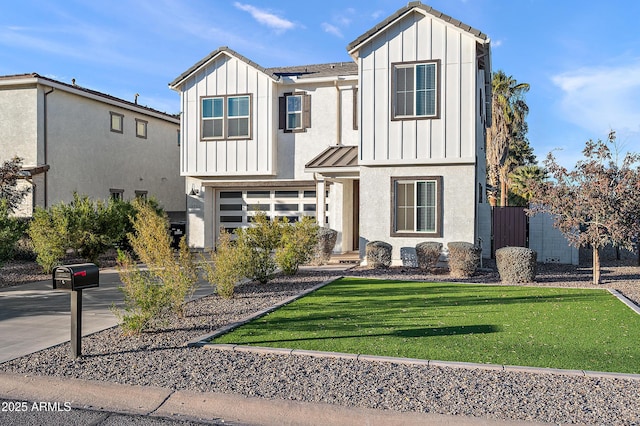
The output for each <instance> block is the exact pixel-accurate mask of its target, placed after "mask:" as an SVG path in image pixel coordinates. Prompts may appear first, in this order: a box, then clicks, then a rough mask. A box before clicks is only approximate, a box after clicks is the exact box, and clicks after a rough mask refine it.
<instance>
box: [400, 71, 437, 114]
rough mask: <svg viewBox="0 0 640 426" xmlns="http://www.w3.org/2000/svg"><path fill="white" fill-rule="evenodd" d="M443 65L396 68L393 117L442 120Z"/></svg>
mask: <svg viewBox="0 0 640 426" xmlns="http://www.w3.org/2000/svg"><path fill="white" fill-rule="evenodd" d="M438 65H439V62H438V61H436V62H417V63H403V64H395V65H394V66H393V118H394V119H397V120H401V119H412V118H436V117H438V114H439V111H438V95H439V93H438Z"/></svg>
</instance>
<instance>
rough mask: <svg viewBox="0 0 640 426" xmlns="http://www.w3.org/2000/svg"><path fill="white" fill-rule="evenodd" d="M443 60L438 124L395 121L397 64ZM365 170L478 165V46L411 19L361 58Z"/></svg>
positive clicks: (443, 26) (436, 23)
mask: <svg viewBox="0 0 640 426" xmlns="http://www.w3.org/2000/svg"><path fill="white" fill-rule="evenodd" d="M429 60H439V61H440V66H439V70H438V72H439V73H440V75H439V86H438V90H439V92H438V96H439V111H440V114H439V115H440V116H439V118H436V119H417V120H397V121H392V120H391V118H392V117H391V115H392V109H391V108H392V106H391V103H392V69H391V66H392V64H394V63H399V62H413V61H429ZM359 61H360V63H359V65H360V87H361V90H360V97H361V104H360V105H361V129H362V130H361V132H362V134H361V148H360V164H361V165H383V164H433V163H473V162H475V159H476V127H477V126H478V121H477V111H476V108H477V103H476V93H477V92H476V90H477V88H476V81H477V75H476V40H475V38H474V37H473V36H472V35H470V34H467V33H466V32H465V31H463V30H461V29H460V28H457V27H454V26H452V25H450V24H447V23H445V22H443V21H441V20H439V19H437V18H434V17H431V16H428V15H427V16H425V15H423V14H421V13H413V14H410V15H407V16H406V17H405V18H404V19H402V20H400V21H398V22H396V23H395V24H394V25H392V26H390V27H389V28H387V29H386V30H384V31H383V32H381V33H380V34H379V35H378V36H376V38H374V39H373V40H371V42H370V43H367V44H366V45H365V46H363V48H362V49H361V51H360V52H359Z"/></svg>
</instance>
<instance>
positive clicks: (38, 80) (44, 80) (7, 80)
mask: <svg viewBox="0 0 640 426" xmlns="http://www.w3.org/2000/svg"><path fill="white" fill-rule="evenodd" d="M6 84H44V85H47V86H52V87H55V88H58V89H61V90H65V91H67V92H71V93H75V94H77V95H80V96H85V97H88V98H92V99H95V100H99V101H102V102H107V103H110V104H117V105H119V106H121V107H124V108H128V109H136V110H139V111H140V112H147V113H148V114H150V115H152V116H155V117H158V118H162V119H164V120H169V121H172V122H175V121H177V120H179V118H178V115H176V114H169V113H166V112H163V111H159V110H157V109H153V108H150V107H148V106H144V105H140V104H138V103H135V102H130V101H127V100H124V99H121V98H117V97H115V96H112V95H109V94H107V93H102V92H98V91H97V90H92V89H87V88H86V87H82V86H78V85H77V84H75V83H74V84H69V83H65V82H62V81H58V80H54V79H52V78H49V77H44V76H42V75H40V74H37V73H29V74H15V75H2V76H0V85H6Z"/></svg>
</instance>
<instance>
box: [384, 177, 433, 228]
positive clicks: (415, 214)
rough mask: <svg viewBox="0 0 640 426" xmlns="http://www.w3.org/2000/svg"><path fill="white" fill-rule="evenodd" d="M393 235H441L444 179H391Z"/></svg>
mask: <svg viewBox="0 0 640 426" xmlns="http://www.w3.org/2000/svg"><path fill="white" fill-rule="evenodd" d="M391 187H392V188H391V190H392V195H393V196H392V206H391V217H392V224H391V234H392V235H393V236H402V235H405V236H422V237H427V236H428V237H441V236H442V218H441V213H440V205H441V194H442V178H441V177H420V178H413V177H412V178H392V179H391Z"/></svg>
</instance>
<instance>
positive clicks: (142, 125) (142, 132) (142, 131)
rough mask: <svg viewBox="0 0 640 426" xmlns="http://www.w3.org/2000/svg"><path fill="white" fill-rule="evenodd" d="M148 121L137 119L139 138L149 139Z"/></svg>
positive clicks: (137, 134)
mask: <svg viewBox="0 0 640 426" xmlns="http://www.w3.org/2000/svg"><path fill="white" fill-rule="evenodd" d="M147 123H148V122H147V121H144V120H138V119H137V118H136V136H137V137H139V138H143V139H146V138H147Z"/></svg>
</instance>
